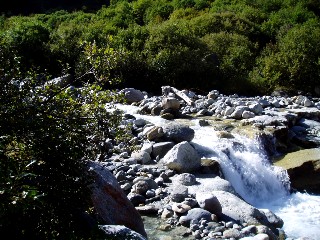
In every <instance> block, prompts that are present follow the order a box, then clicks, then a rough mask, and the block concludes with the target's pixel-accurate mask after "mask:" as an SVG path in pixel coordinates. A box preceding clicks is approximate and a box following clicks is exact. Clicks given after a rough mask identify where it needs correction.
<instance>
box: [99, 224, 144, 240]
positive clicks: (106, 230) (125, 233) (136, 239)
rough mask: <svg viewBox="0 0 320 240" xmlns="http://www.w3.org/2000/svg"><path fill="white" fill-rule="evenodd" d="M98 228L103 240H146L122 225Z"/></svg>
mask: <svg viewBox="0 0 320 240" xmlns="http://www.w3.org/2000/svg"><path fill="white" fill-rule="evenodd" d="M99 228H100V229H101V230H102V231H103V236H104V237H105V238H104V239H113V240H123V239H130V240H146V238H145V237H144V236H142V235H141V234H139V233H137V232H135V231H132V230H131V229H129V228H127V227H125V226H122V225H100V226H99Z"/></svg>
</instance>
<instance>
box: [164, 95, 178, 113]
mask: <svg viewBox="0 0 320 240" xmlns="http://www.w3.org/2000/svg"><path fill="white" fill-rule="evenodd" d="M162 108H163V109H174V110H178V109H179V108H180V102H179V100H178V99H176V98H173V97H165V98H163V99H162Z"/></svg>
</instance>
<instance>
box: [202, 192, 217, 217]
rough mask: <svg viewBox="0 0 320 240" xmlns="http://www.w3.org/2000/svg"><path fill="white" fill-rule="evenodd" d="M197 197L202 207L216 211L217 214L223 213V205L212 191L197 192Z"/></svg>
mask: <svg viewBox="0 0 320 240" xmlns="http://www.w3.org/2000/svg"><path fill="white" fill-rule="evenodd" d="M196 199H197V201H198V204H199V206H200V207H201V208H203V209H205V210H207V211H209V212H211V213H214V214H216V215H221V213H222V207H221V204H220V202H219V200H218V199H217V197H216V196H214V195H213V194H210V193H207V194H206V193H200V194H196Z"/></svg>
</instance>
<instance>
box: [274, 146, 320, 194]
mask: <svg viewBox="0 0 320 240" xmlns="http://www.w3.org/2000/svg"><path fill="white" fill-rule="evenodd" d="M274 165H276V166H279V167H282V168H284V169H286V170H287V172H288V174H289V177H290V182H291V187H292V188H294V189H296V190H298V191H307V192H310V193H316V194H319V193H320V149H319V148H311V149H304V150H300V151H296V152H292V153H288V154H287V155H285V156H284V157H283V158H282V159H281V160H279V161H277V162H275V163H274Z"/></svg>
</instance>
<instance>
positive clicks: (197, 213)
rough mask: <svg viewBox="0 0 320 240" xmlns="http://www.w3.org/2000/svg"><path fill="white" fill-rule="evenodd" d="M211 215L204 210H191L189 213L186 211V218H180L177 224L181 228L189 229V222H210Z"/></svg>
mask: <svg viewBox="0 0 320 240" xmlns="http://www.w3.org/2000/svg"><path fill="white" fill-rule="evenodd" d="M211 216H212V214H211V213H210V212H209V211H207V210H204V209H202V208H193V209H191V210H190V211H188V214H187V215H186V216H182V217H180V219H179V223H180V224H181V225H183V226H186V227H189V225H190V221H191V220H198V221H199V220H201V219H205V220H207V221H211Z"/></svg>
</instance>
